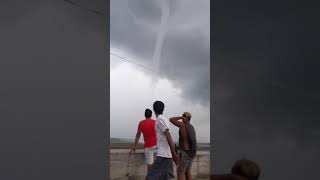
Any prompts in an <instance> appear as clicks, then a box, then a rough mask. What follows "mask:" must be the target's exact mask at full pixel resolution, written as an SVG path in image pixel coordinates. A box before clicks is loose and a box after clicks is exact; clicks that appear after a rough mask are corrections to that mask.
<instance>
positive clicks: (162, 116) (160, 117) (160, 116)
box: [158, 114, 168, 120]
mask: <svg viewBox="0 0 320 180" xmlns="http://www.w3.org/2000/svg"><path fill="white" fill-rule="evenodd" d="M158 119H160V120H168V118H167V117H166V116H165V115H163V114H160V115H159V116H158Z"/></svg>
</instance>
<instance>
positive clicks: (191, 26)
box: [110, 0, 210, 142]
mask: <svg viewBox="0 0 320 180" xmlns="http://www.w3.org/2000/svg"><path fill="white" fill-rule="evenodd" d="M209 5H210V4H209V0H202V1H199V2H195V1H192V0H184V1H179V0H176V1H166V0H161V1H160V0H158V1H155V0H153V1H149V0H130V1H128V0H119V1H118V0H111V6H110V10H111V13H110V48H111V49H110V51H111V52H112V53H115V54H117V55H120V56H122V57H124V58H128V59H129V60H132V61H134V62H135V63H138V64H140V65H143V66H144V67H146V68H147V69H146V68H142V67H140V66H138V65H135V64H133V63H128V62H125V61H124V60H122V59H121V58H119V57H117V56H114V55H111V56H110V62H111V66H110V68H111V69H110V73H111V74H110V75H111V79H110V106H111V109H110V112H111V122H110V126H111V129H110V134H111V137H123V138H134V135H135V132H136V128H137V124H138V122H139V120H141V119H143V118H144V117H143V116H144V110H145V109H146V108H150V109H152V103H153V102H154V100H162V101H163V102H164V103H165V105H166V107H165V111H164V114H165V115H166V116H167V117H172V116H180V115H181V114H182V113H183V112H184V111H189V112H190V113H191V114H192V115H193V116H192V123H193V124H194V126H195V128H196V130H197V134H198V139H199V141H202V142H209V140H210V112H209V111H210V109H209V106H210V100H209V98H210V96H209V94H210V77H209V76H210V67H209V65H210V50H209V48H210V9H209ZM163 7H164V8H163ZM165 10H167V11H165ZM166 13H167V16H166ZM161 23H162V25H161ZM161 33H162V35H160V34H161ZM160 36H161V37H160ZM161 41H162V42H163V43H160V42H161ZM157 43H159V44H158V46H156V44H157ZM157 47H158V50H159V51H158V52H160V58H159V59H160V60H159V65H158V66H157V65H156V63H155V61H156V60H154V58H153V57H154V53H155V51H156V48H157ZM157 67H158V68H157ZM153 118H155V117H153ZM124 126H125V127H126V129H125V130H124V129H123V128H124ZM172 134H173V136H174V138H175V140H178V136H177V135H178V132H177V128H175V127H173V129H172Z"/></svg>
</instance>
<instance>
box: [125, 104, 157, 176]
mask: <svg viewBox="0 0 320 180" xmlns="http://www.w3.org/2000/svg"><path fill="white" fill-rule="evenodd" d="M144 114H145V117H146V119H144V120H141V121H140V122H139V125H138V130H137V134H136V139H135V142H134V144H133V146H132V148H131V151H130V154H131V153H132V152H135V149H136V145H137V144H138V141H139V139H140V135H141V132H142V134H143V139H144V156H145V160H146V163H147V165H148V171H149V168H150V167H151V165H152V164H153V160H154V157H155V155H156V144H157V141H156V140H157V137H156V130H155V123H156V121H155V120H153V119H151V117H152V111H151V110H150V109H146V110H145V113H144Z"/></svg>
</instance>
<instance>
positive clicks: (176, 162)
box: [163, 129, 178, 165]
mask: <svg viewBox="0 0 320 180" xmlns="http://www.w3.org/2000/svg"><path fill="white" fill-rule="evenodd" d="M163 133H164V135H165V136H166V138H167V141H168V144H169V146H170V150H171V154H172V159H173V161H174V163H175V164H176V165H178V156H177V154H176V151H175V149H174V146H173V141H172V138H171V135H170V132H169V129H166V130H165V131H164V132H163Z"/></svg>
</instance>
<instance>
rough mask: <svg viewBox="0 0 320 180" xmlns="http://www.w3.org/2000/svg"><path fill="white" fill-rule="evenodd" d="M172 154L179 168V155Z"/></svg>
mask: <svg viewBox="0 0 320 180" xmlns="http://www.w3.org/2000/svg"><path fill="white" fill-rule="evenodd" d="M171 154H172V160H173V161H174V163H175V164H176V165H177V166H178V164H179V158H178V156H177V153H175V152H174V153H171Z"/></svg>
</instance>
